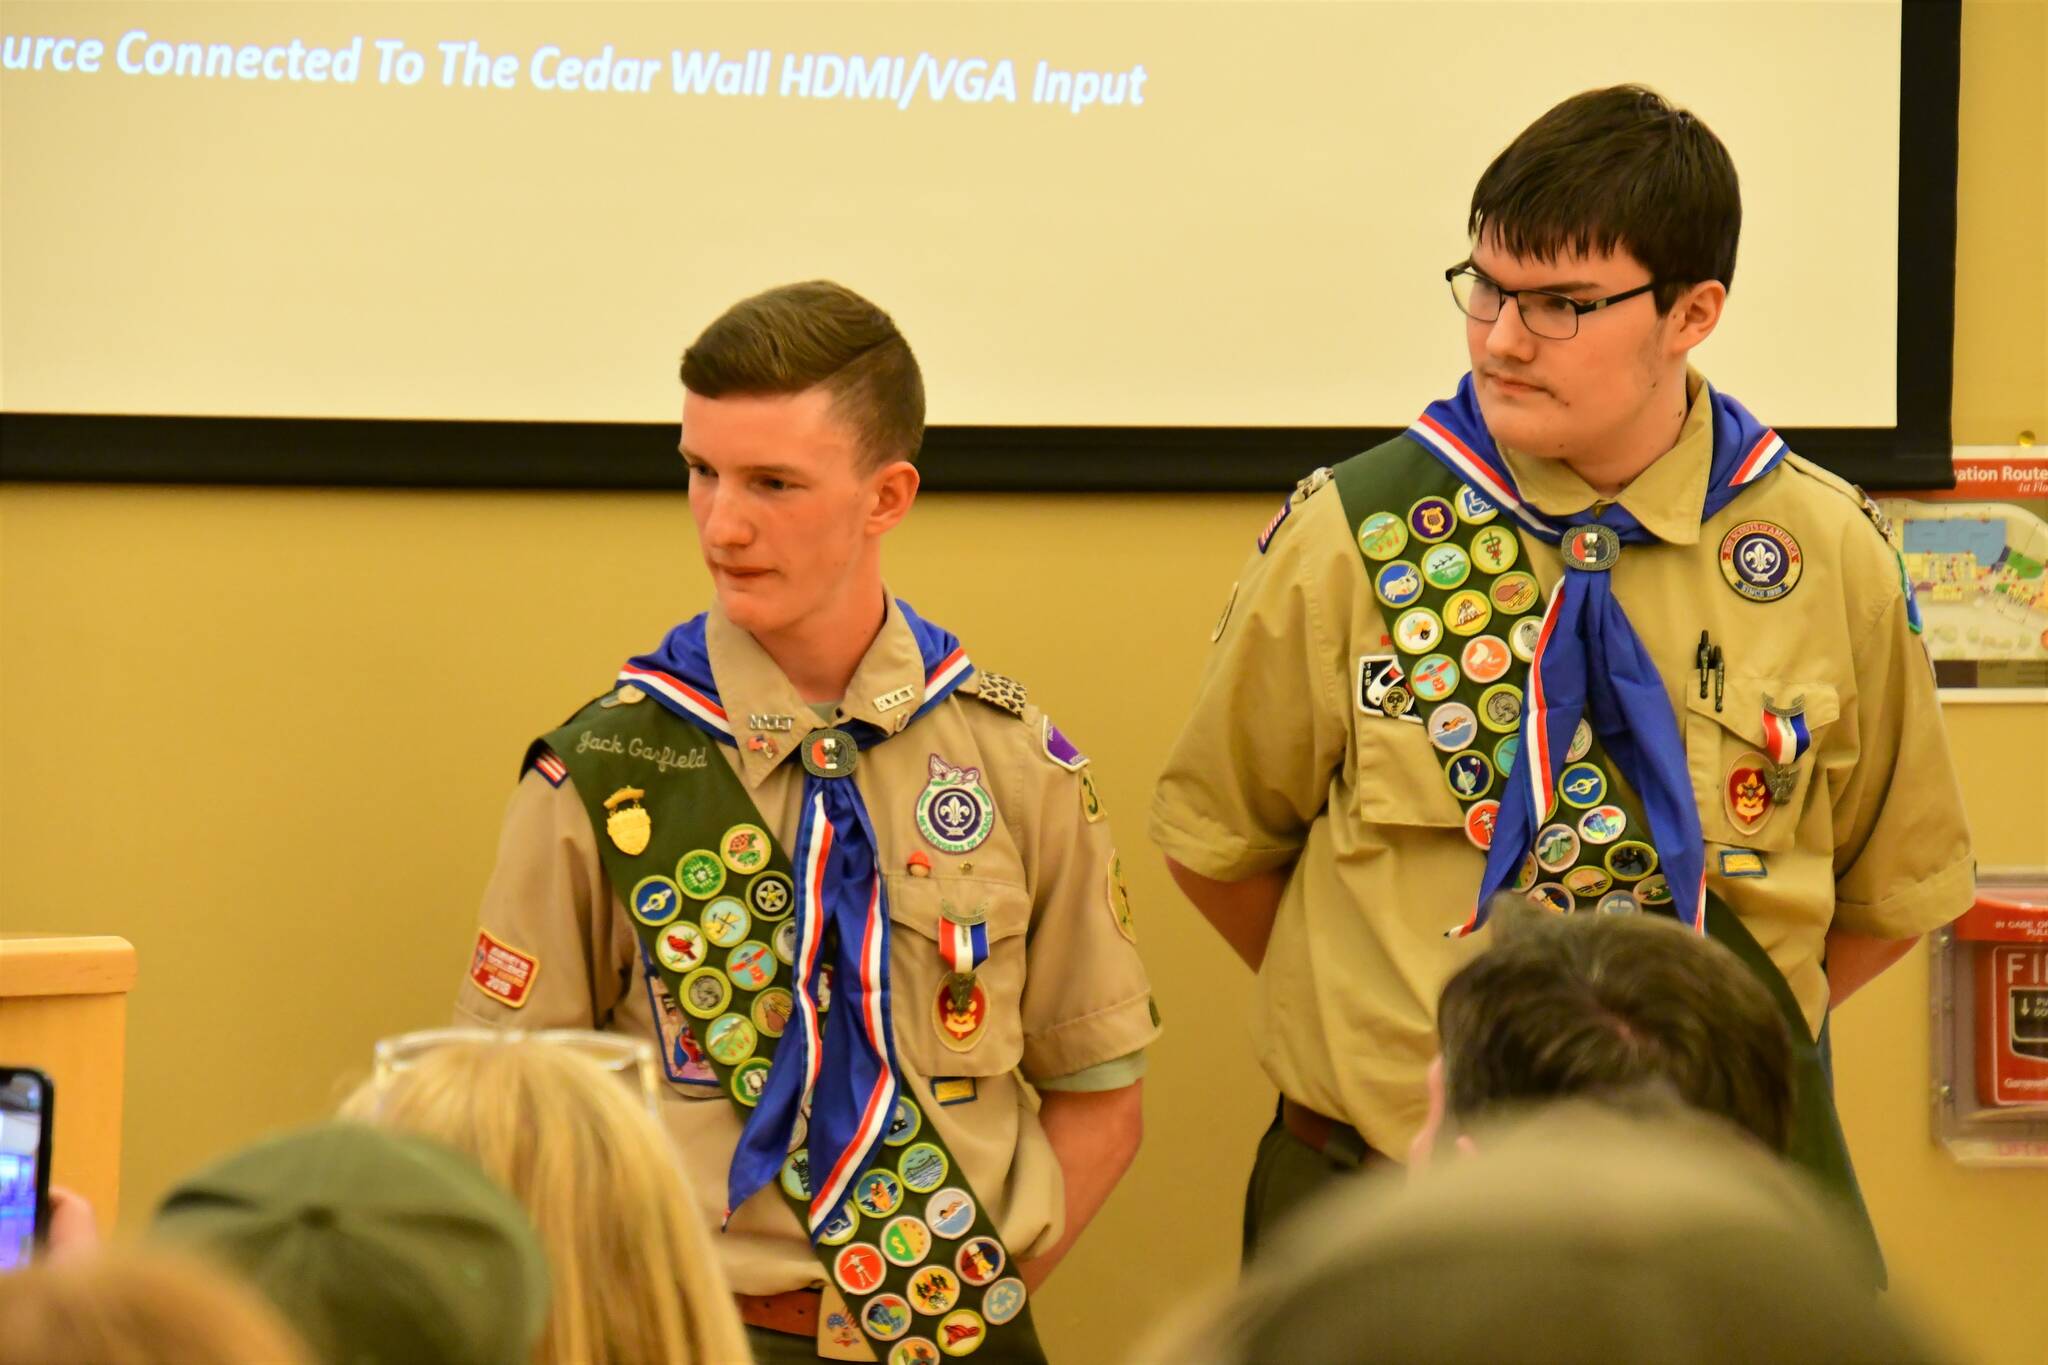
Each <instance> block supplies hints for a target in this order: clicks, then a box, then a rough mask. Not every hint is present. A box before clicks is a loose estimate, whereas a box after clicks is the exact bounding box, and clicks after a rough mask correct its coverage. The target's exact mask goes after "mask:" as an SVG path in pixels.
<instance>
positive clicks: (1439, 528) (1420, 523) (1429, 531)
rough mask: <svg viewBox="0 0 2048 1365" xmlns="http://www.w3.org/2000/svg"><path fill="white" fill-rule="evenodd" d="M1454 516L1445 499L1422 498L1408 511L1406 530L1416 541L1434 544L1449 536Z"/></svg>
mask: <svg viewBox="0 0 2048 1365" xmlns="http://www.w3.org/2000/svg"><path fill="white" fill-rule="evenodd" d="M1456 516H1457V514H1456V513H1455V512H1453V511H1452V510H1451V504H1450V503H1449V502H1448V501H1446V500H1445V499H1443V498H1438V497H1427V498H1423V499H1421V500H1420V501H1418V502H1417V503H1416V504H1415V505H1414V506H1413V507H1411V508H1409V509H1408V529H1409V531H1411V532H1412V533H1413V534H1414V536H1415V538H1416V539H1417V540H1420V541H1425V542H1428V543H1430V544H1435V543H1436V542H1437V541H1439V540H1442V539H1444V538H1445V537H1446V536H1448V535H1450V533H1451V530H1452V528H1453V526H1454V525H1455V520H1454V519H1455V517H1456Z"/></svg>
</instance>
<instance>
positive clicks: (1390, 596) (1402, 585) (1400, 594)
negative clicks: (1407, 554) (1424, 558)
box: [1372, 559, 1422, 609]
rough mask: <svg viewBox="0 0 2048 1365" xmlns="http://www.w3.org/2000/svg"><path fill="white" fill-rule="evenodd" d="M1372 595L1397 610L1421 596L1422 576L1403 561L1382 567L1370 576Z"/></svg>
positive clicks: (1399, 560) (1411, 565)
mask: <svg viewBox="0 0 2048 1365" xmlns="http://www.w3.org/2000/svg"><path fill="white" fill-rule="evenodd" d="M1372 595H1373V596H1374V597H1377V598H1379V599H1380V601H1381V602H1383V603H1385V604H1386V605H1387V606H1390V607H1394V608H1396V609H1399V608H1401V607H1405V606H1407V605H1408V604H1409V603H1410V602H1413V601H1414V600H1415V599H1416V598H1418V597H1420V596H1422V574H1421V573H1420V572H1419V571H1418V570H1417V569H1416V567H1415V566H1414V565H1413V564H1411V563H1409V562H1408V561H1407V560H1405V559H1397V560H1395V561H1394V562H1393V563H1391V564H1387V565H1383V566H1381V568H1380V571H1379V572H1378V573H1376V574H1374V575H1373V576H1372Z"/></svg>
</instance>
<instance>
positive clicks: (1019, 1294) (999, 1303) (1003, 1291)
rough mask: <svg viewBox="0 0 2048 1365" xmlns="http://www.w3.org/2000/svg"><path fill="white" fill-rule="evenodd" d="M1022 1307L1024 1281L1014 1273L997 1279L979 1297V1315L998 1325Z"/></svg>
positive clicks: (1013, 1315)
mask: <svg viewBox="0 0 2048 1365" xmlns="http://www.w3.org/2000/svg"><path fill="white" fill-rule="evenodd" d="M1023 1307H1024V1281H1022V1280H1020V1279H1018V1278H1017V1277H1015V1276H1014V1275H1013V1276H1011V1277H1010V1278H1009V1279H1007V1280H997V1281H996V1282H995V1283H994V1284H992V1285H990V1286H989V1287H988V1293H986V1294H984V1295H982V1297H981V1315H982V1316H983V1317H985V1318H987V1319H988V1320H989V1321H990V1322H992V1323H994V1324H995V1325H996V1326H998V1327H1000V1326H1002V1325H1003V1324H1004V1323H1006V1322H1008V1321H1009V1320H1010V1319H1011V1318H1014V1317H1016V1316H1017V1313H1018V1311H1019V1310H1021V1309H1022V1308H1023Z"/></svg>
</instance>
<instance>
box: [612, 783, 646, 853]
mask: <svg viewBox="0 0 2048 1365" xmlns="http://www.w3.org/2000/svg"><path fill="white" fill-rule="evenodd" d="M646 795H647V793H646V792H644V791H642V790H640V788H638V787H621V788H619V789H618V790H617V791H615V792H613V793H612V794H611V795H610V796H607V797H606V798H605V799H604V808H605V810H606V811H607V812H609V814H607V815H606V816H605V817H604V832H605V834H606V835H607V836H609V837H610V839H611V841H612V846H613V847H615V848H617V849H618V850H619V852H621V853H623V854H625V855H626V856H627V857H629V858H637V857H639V856H640V855H641V854H642V853H645V852H646V851H647V841H648V840H649V839H652V838H653V837H654V821H653V820H652V819H650V818H649V817H648V814H647V809H646V807H644V806H642V805H641V804H640V798H642V797H644V796H646Z"/></svg>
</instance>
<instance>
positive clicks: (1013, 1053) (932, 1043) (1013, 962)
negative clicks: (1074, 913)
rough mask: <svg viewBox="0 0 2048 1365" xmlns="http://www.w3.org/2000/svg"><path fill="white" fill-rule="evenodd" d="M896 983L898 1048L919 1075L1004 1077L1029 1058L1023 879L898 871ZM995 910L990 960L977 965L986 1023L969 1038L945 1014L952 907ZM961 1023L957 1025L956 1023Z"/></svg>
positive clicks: (1027, 919) (892, 902) (892, 971)
mask: <svg viewBox="0 0 2048 1365" xmlns="http://www.w3.org/2000/svg"><path fill="white" fill-rule="evenodd" d="M888 888H889V934H890V947H889V990H890V994H891V995H892V996H893V997H894V1000H895V1009H894V1018H895V1024H896V1052H897V1056H898V1057H899V1058H900V1059H901V1060H902V1062H903V1063H904V1065H905V1066H906V1067H907V1068H908V1069H909V1070H911V1071H914V1072H916V1073H917V1074H918V1075H920V1076H924V1077H927V1078H929V1077H933V1076H1002V1075H1007V1074H1008V1073H1010V1072H1011V1071H1014V1070H1016V1069H1017V1066H1018V1064H1019V1063H1020V1062H1021V1061H1022V1060H1023V1058H1024V1018H1023V1013H1022V1010H1021V1005H1022V1002H1023V998H1024V938H1025V931H1026V930H1027V929H1029V928H1030V925H1031V898H1030V896H1029V895H1028V894H1027V893H1026V891H1025V889H1024V888H1023V887H1022V886H1019V885H1015V884H1012V883H1009V882H1002V881H996V880H993V879H989V878H981V877H948V876H932V877H912V876H907V875H897V874H891V875H890V876H889V878H888ZM946 906H951V907H952V908H953V909H955V910H958V911H961V912H963V913H968V914H971V913H973V912H975V911H977V910H979V911H982V912H984V913H985V914H986V915H987V916H988V960H987V961H986V962H984V963H982V964H981V966H980V967H979V968H977V969H976V971H975V980H976V982H977V983H979V985H980V986H981V989H982V992H983V994H984V996H985V998H986V1000H987V1002H988V1003H987V1009H988V1016H987V1018H986V1020H984V1021H983V1023H982V1025H981V1027H980V1029H979V1030H978V1031H976V1032H973V1033H970V1034H969V1035H968V1036H967V1038H966V1039H965V1040H962V1039H961V1038H960V1037H959V1036H958V1035H957V1033H956V1031H954V1030H951V1029H949V1028H948V1027H947V1025H948V1020H947V1019H945V1018H944V1017H942V1014H941V1009H940V1004H941V993H942V992H943V991H944V990H945V982H946V977H947V974H948V971H949V969H948V968H947V966H946V964H945V962H944V961H943V960H942V959H941V958H940V957H939V932H940V929H941V927H942V926H943V924H944V922H945V908H946ZM956 1027H957V1025H956Z"/></svg>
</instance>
